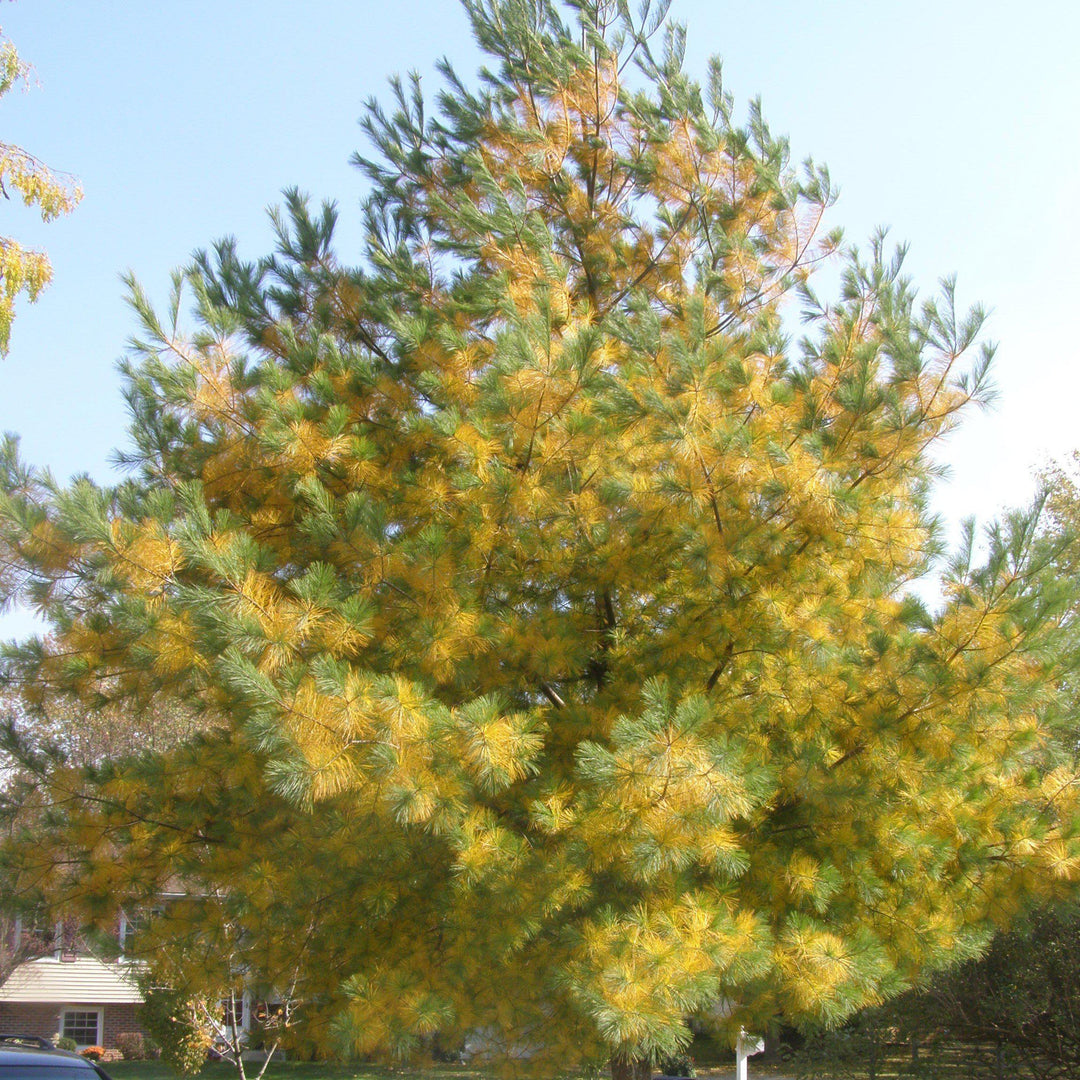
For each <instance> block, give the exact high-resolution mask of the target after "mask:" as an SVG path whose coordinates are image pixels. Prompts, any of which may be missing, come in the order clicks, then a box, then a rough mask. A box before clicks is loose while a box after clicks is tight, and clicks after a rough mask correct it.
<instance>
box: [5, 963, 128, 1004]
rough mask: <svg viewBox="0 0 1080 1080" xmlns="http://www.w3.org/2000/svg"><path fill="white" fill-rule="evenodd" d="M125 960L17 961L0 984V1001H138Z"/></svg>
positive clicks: (114, 1002) (119, 1002)
mask: <svg viewBox="0 0 1080 1080" xmlns="http://www.w3.org/2000/svg"><path fill="white" fill-rule="evenodd" d="M131 974H132V967H131V965H130V964H127V963H123V962H120V963H108V964H107V963H103V962H102V961H101V960H95V959H93V958H92V957H88V956H81V957H79V958H78V959H76V960H57V959H55V958H54V957H51V956H50V957H45V958H43V959H41V960H29V961H27V962H26V963H25V964H20V965H19V966H18V967H17V968H16V969H15V970H14V971H13V972H12V973H11V976H10V978H9V979H8V980H7V982H6V983H4V985H3V986H0V1001H37V1002H56V1003H57V1004H58V1005H75V1004H87V1005H105V1004H126V1003H131V1004H138V1003H139V1002H141V1001H142V995H141V994H140V993H139V990H138V987H136V985H135V983H134V980H133V979H132V977H131Z"/></svg>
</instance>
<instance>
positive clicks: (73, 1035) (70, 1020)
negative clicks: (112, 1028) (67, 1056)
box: [60, 1009, 101, 1046]
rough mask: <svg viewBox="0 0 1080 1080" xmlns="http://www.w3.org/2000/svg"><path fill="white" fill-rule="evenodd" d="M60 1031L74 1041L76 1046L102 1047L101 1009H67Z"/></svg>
mask: <svg viewBox="0 0 1080 1080" xmlns="http://www.w3.org/2000/svg"><path fill="white" fill-rule="evenodd" d="M60 1030H61V1032H62V1033H63V1035H64V1038H66V1039H74V1040H75V1045H76V1046H100V1045H101V1039H100V1037H99V1036H100V1035H101V1010H100V1009H65V1010H64V1012H63V1016H62V1018H61V1024H60Z"/></svg>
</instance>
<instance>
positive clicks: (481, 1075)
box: [105, 1061, 491, 1080]
mask: <svg viewBox="0 0 1080 1080" xmlns="http://www.w3.org/2000/svg"><path fill="white" fill-rule="evenodd" d="M105 1070H106V1071H107V1072H108V1074H109V1075H110V1076H111V1077H113V1080H177V1074H176V1073H175V1072H173V1071H172V1069H170V1068H169V1067H168V1066H166V1065H163V1064H162V1063H161V1062H160V1061H114V1062H111V1063H110V1064H107V1065H106V1066H105ZM247 1071H248V1075H249V1077H253V1076H255V1075H257V1074H258V1071H259V1066H258V1065H257V1064H255V1063H254V1062H252V1063H250V1064H248V1065H247ZM236 1076H237V1073H236V1069H235V1068H233V1066H231V1065H225V1064H222V1063H221V1062H215V1063H214V1064H212V1065H207V1066H206V1067H205V1068H204V1069H203V1071H202V1072H201V1073H199V1080H236ZM490 1076H491V1074H490V1073H488V1072H485V1071H484V1070H481V1069H474V1068H471V1067H469V1066H467V1065H423V1066H417V1067H415V1068H398V1067H395V1066H392V1065H342V1064H339V1063H336V1062H318V1061H316V1062H308V1061H298V1062H289V1061H282V1062H277V1061H272V1062H271V1063H270V1067H269V1068H268V1069H267V1070H266V1074H265V1077H264V1080H488V1077H490Z"/></svg>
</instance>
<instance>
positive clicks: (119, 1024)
mask: <svg viewBox="0 0 1080 1080" xmlns="http://www.w3.org/2000/svg"><path fill="white" fill-rule="evenodd" d="M139 1008H140V1006H138V1005H106V1006H105V1018H104V1019H105V1023H104V1025H103V1026H104V1028H105V1041H104V1042H103V1043H102V1044H101V1045H102V1046H104V1047H105V1049H106V1050H108V1049H110V1048H111V1047H114V1046H115V1045H116V1036H117V1035H122V1034H123V1033H124V1032H125V1031H140V1032H143V1026H142V1024H140V1023H139ZM143 1034H144V1035H145V1034H146V1033H145V1032H143Z"/></svg>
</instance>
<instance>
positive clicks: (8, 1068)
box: [0, 1035, 110, 1080]
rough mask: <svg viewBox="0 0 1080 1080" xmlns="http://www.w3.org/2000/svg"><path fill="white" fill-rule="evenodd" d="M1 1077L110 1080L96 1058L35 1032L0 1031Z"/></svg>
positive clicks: (4, 1079) (14, 1079) (8, 1079)
mask: <svg viewBox="0 0 1080 1080" xmlns="http://www.w3.org/2000/svg"><path fill="white" fill-rule="evenodd" d="M0 1080H110V1078H109V1074H108V1073H107V1072H106V1071H105V1070H104V1069H103V1068H101V1066H100V1065H97V1064H96V1063H95V1062H93V1061H89V1060H88V1059H87V1058H84V1057H80V1056H79V1055H78V1054H73V1053H71V1051H70V1050H57V1049H56V1047H54V1046H53V1045H52V1043H50V1042H48V1040H46V1039H39V1038H38V1037H37V1036H36V1035H0Z"/></svg>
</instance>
